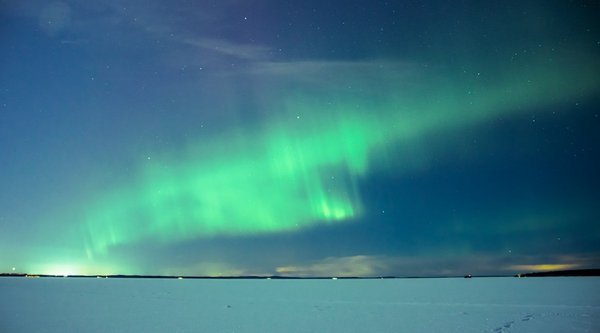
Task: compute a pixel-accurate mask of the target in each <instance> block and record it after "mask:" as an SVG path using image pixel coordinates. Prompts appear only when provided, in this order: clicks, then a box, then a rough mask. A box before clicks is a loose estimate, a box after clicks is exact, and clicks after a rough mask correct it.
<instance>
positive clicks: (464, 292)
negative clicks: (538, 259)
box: [0, 277, 600, 333]
mask: <svg viewBox="0 0 600 333" xmlns="http://www.w3.org/2000/svg"><path fill="white" fill-rule="evenodd" d="M0 297H1V300H2V302H1V305H0V332H92V333H94V332H461V333H465V332H491V333H500V332H507V333H508V332H510V333H512V332H600V278H596V277H588V278H583V277H581V278H521V279H519V278H473V279H456V278H449V279H383V280H379V279H374V280H342V279H339V280H191V279H183V280H177V279H76V278H39V279H27V278H2V279H0Z"/></svg>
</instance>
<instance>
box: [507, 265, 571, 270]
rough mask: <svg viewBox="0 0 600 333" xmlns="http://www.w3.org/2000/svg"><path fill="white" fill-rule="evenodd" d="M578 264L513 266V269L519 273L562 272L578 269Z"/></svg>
mask: <svg viewBox="0 0 600 333" xmlns="http://www.w3.org/2000/svg"><path fill="white" fill-rule="evenodd" d="M578 266H579V265H578V264H538V265H513V266H510V268H511V269H514V270H519V271H561V270H566V269H573V268H577V267H578Z"/></svg>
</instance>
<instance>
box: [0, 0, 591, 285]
mask: <svg viewBox="0 0 600 333" xmlns="http://www.w3.org/2000/svg"><path fill="white" fill-rule="evenodd" d="M599 12H600V11H599V7H598V4H597V2H593V1H589V2H586V1H572V2H568V3H567V2H563V1H550V2H548V1H526V2H523V1H508V2H506V1H505V2H500V3H497V4H488V3H482V2H480V1H452V2H450V1H448V2H446V1H430V2H421V1H366V0H365V1H362V0H361V1H358V0H355V1H274V0H259V1H252V2H247V1H237V0H227V1H207V0H202V1H157V2H154V3H152V4H149V3H147V2H146V1H136V0H131V1H95V2H94V3H89V2H87V1H58V2H45V1H37V0H28V1H10V0H4V1H0V15H1V16H0V22H1V23H0V72H1V73H2V75H1V76H0V154H1V155H0V156H1V163H0V184H1V185H2V186H1V187H2V190H1V191H0V271H19V272H36V273H51V274H53V273H57V274H75V273H81V274H118V273H123V274H196V275H240V274H282V275H300V276H315V275H340V276H341V275H358V276H378V275H454V274H458V275H462V274H466V273H474V274H509V273H516V272H521V271H531V270H547V269H566V268H589V267H598V266H599V265H600V246H599V245H598V244H600V225H599V224H598V220H599V218H600V209H599V208H597V206H598V205H597V202H599V201H600V200H599V199H600V190H599V189H600V180H599V177H598V170H600V165H599V164H600V158H599V149H600V146H599V142H600V134H599V133H600V118H599V115H598V114H599V109H598V108H599V107H600V99H598V92H599V89H600V88H598V87H600V84H599V83H600V79H599V78H600V60H599V59H600V57H599V55H600V54H599V53H600V32H599V31H598V25H597V24H596V23H595V22H596V21H598V19H599V18H598V13H599Z"/></svg>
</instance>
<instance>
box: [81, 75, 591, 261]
mask: <svg viewBox="0 0 600 333" xmlns="http://www.w3.org/2000/svg"><path fill="white" fill-rule="evenodd" d="M554 71H556V73H555V72H551V71H550V72H549V71H537V72H536V71H531V72H528V73H520V74H513V75H510V76H508V75H507V76H505V77H510V78H512V79H511V81H510V82H505V81H503V80H502V78H501V77H500V78H498V79H496V80H492V82H494V83H493V84H488V85H479V86H475V87H477V89H474V90H473V91H472V92H471V91H470V90H471V89H472V88H470V87H469V85H468V84H467V83H464V82H462V83H460V84H458V85H457V84H455V82H443V81H441V80H429V81H428V84H429V86H428V87H427V89H423V88H419V89H421V90H420V91H417V92H415V91H403V90H402V89H401V88H398V89H396V90H394V89H390V91H386V92H383V94H381V93H380V95H384V96H387V97H386V98H385V99H380V100H366V99H364V98H363V99H361V96H360V95H359V96H351V95H346V96H341V97H342V98H341V99H340V100H344V98H345V101H344V102H337V103H328V104H325V103H321V102H320V100H319V99H318V98H314V97H315V96H302V95H298V94H296V95H294V96H295V97H293V98H288V100H287V101H286V102H285V103H283V104H284V105H285V107H284V109H283V110H274V111H273V112H272V113H270V115H272V116H270V117H269V118H267V119H265V120H264V121H263V122H262V123H261V127H260V128H256V127H254V128H252V129H251V130H249V129H245V130H243V131H242V129H239V130H238V131H236V130H233V131H231V132H229V133H226V134H223V135H221V136H217V137H215V138H213V140H211V141H202V142H196V143H195V144H192V145H190V147H189V149H188V153H187V154H180V155H177V154H173V155H168V156H170V157H158V158H155V157H152V159H150V160H148V163H147V164H146V165H145V166H144V167H143V168H142V169H143V170H142V172H141V173H140V175H141V176H140V177H139V179H138V180H137V182H135V183H134V184H125V185H124V186H123V187H122V188H120V189H116V190H115V191H114V192H112V193H110V194H108V195H107V196H105V197H103V199H101V200H100V201H99V202H97V203H94V204H93V205H92V206H90V207H89V209H88V211H87V217H86V221H85V224H84V225H85V229H86V230H85V231H84V234H85V235H86V236H85V239H86V244H87V245H86V252H87V255H88V257H93V256H94V254H97V253H105V252H106V251H107V250H108V249H109V248H110V247H111V246H116V245H122V244H128V243H132V242H136V241H141V240H146V239H152V240H157V241H162V242H174V241H179V240H183V239H193V238H197V237H211V236H215V235H231V236H235V235H250V234H259V233H272V232H291V231H295V230H299V229H302V228H306V227H310V226H313V225H318V224H328V223H339V222H343V221H353V220H354V221H357V220H359V219H360V216H361V213H362V212H363V211H364V210H365V209H367V207H364V206H363V203H362V201H361V197H360V193H359V190H358V185H357V182H358V180H359V179H360V177H361V176H363V175H365V174H366V173H368V172H369V169H370V167H371V165H370V164H371V163H373V158H375V157H378V158H380V159H385V158H386V157H387V156H385V155H386V154H388V152H389V151H390V150H394V149H397V147H398V145H403V144H413V143H415V142H417V141H418V140H420V139H423V138H425V137H427V136H428V135H432V134H434V133H435V134H440V133H442V134H444V135H445V134H447V133H449V131H456V130H460V129H461V128H465V127H467V126H472V125H474V124H476V123H481V122H485V121H489V120H490V119H492V118H494V117H496V116H498V115H501V114H509V113H512V112H518V111H519V110H523V109H526V108H527V107H531V106H540V105H544V104H545V103H557V102H559V103H560V102H561V101H562V100H565V99H566V98H569V97H572V96H574V95H578V94H583V95H587V94H589V93H590V91H593V90H594V89H595V88H594V87H595V84H596V83H597V82H596V81H597V80H596V79H595V78H593V77H590V76H587V79H586V80H582V79H581V78H582V77H586V76H585V75H584V76H582V75H581V73H578V72H577V71H574V70H573V69H572V68H571V69H569V68H563V69H560V70H559V69H554ZM556 76H558V77H560V78H561V80H562V81H561V82H560V83H561V84H560V85H557V84H556V80H554V79H552V78H553V77H556ZM559 87H560V88H559ZM565 87H567V88H565ZM565 89H566V90H565ZM467 92H468V96H467V95H466V94H467ZM317 97H318V96H317ZM182 155H183V156H182ZM375 155H377V156H375ZM164 156H167V155H164ZM391 160H392V163H393V164H394V168H401V167H402V165H403V163H402V161H396V160H394V159H393V158H392V159H391Z"/></svg>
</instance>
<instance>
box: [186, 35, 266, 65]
mask: <svg viewBox="0 0 600 333" xmlns="http://www.w3.org/2000/svg"><path fill="white" fill-rule="evenodd" d="M182 41H183V43H185V44H188V45H192V46H197V47H199V48H202V49H205V50H209V51H213V52H217V53H220V54H222V55H226V56H232V57H236V58H240V59H248V60H264V59H266V58H268V57H269V53H270V52H271V48H269V47H267V46H261V45H253V44H243V43H235V42H231V41H227V40H224V39H214V38H184V39H183V40H182Z"/></svg>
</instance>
